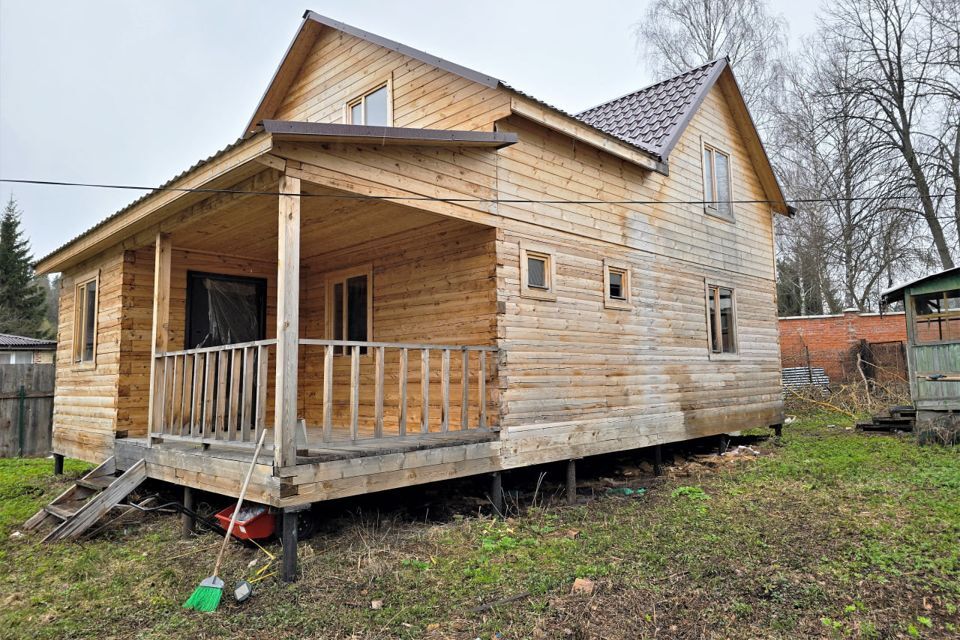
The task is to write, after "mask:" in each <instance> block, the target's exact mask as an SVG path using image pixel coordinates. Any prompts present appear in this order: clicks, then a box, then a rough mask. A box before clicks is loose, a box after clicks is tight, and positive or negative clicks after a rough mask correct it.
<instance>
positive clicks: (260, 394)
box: [151, 340, 277, 442]
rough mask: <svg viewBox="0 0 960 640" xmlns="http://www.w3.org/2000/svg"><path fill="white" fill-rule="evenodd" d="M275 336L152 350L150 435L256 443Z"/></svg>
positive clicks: (263, 419) (264, 411) (264, 408)
mask: <svg viewBox="0 0 960 640" xmlns="http://www.w3.org/2000/svg"><path fill="white" fill-rule="evenodd" d="M276 344H277V341H276V340H259V341H256V342H246V343H241V344H232V345H226V346H221V347H204V348H198V349H186V350H183V351H169V352H167V353H160V354H157V355H156V363H155V364H156V372H157V373H156V381H155V388H154V389H153V393H154V398H153V412H154V414H153V425H154V427H153V433H152V434H151V435H152V436H155V437H163V438H168V439H178V438H189V439H190V440H194V441H197V440H199V441H201V442H203V441H207V442H214V441H229V442H256V440H257V438H258V437H259V436H260V431H262V430H263V429H264V428H265V427H266V425H267V393H268V391H269V387H270V381H269V378H270V377H271V375H270V351H271V350H272V349H274V348H275V345H276Z"/></svg>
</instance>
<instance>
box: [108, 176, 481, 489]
mask: <svg viewBox="0 0 960 640" xmlns="http://www.w3.org/2000/svg"><path fill="white" fill-rule="evenodd" d="M236 191H237V192H238V193H237V194H223V195H220V196H216V197H214V198H211V199H210V201H208V202H207V203H206V207H207V209H208V210H207V211H206V212H205V213H203V215H199V216H191V217H190V218H189V219H187V220H185V222H183V223H182V224H179V225H177V226H176V227H175V228H173V229H171V230H170V231H169V232H160V233H158V234H157V235H156V236H155V238H153V242H152V243H150V244H148V245H146V246H141V247H139V248H138V249H136V251H135V254H134V260H133V263H134V266H133V267H132V268H131V272H132V278H133V279H135V280H137V279H138V278H139V281H137V283H136V284H138V285H141V292H140V293H138V294H137V295H136V296H133V297H132V298H131V299H132V300H133V301H134V302H135V303H137V304H140V305H143V306H144V307H145V308H144V311H145V312H146V313H145V315H144V316H143V317H144V318H149V322H150V324H149V326H150V334H149V335H150V338H151V342H150V343H149V345H150V348H149V351H147V350H146V349H143V353H142V355H143V369H142V370H143V372H144V376H145V377H147V376H148V380H146V379H145V380H144V382H145V383H146V384H145V385H144V387H145V388H146V389H148V390H149V393H148V394H144V396H145V397H146V403H145V404H146V406H142V407H139V408H140V410H141V412H142V415H143V417H144V418H145V421H146V423H147V429H146V434H145V436H146V437H144V438H137V437H129V438H126V439H123V440H118V441H117V450H118V452H121V451H123V452H127V453H129V452H130V451H133V452H134V453H133V454H131V455H137V453H136V451H135V450H142V449H146V450H148V451H149V452H150V453H149V454H145V455H146V457H147V461H148V466H149V463H150V460H151V458H152V459H153V460H154V465H153V466H154V467H155V469H156V470H157V472H156V473H152V474H151V475H155V476H160V475H163V473H164V472H163V471H161V470H159V469H158V467H160V466H164V465H170V467H171V469H172V471H171V472H170V473H171V474H172V477H175V478H179V479H181V481H182V480H183V479H184V478H186V477H187V476H188V475H189V474H188V473H186V472H185V471H184V470H185V469H187V468H191V469H192V468H196V469H200V468H203V469H208V470H209V471H208V474H209V476H211V477H213V478H218V477H223V475H224V469H225V468H227V467H230V466H232V465H231V464H230V462H239V461H241V460H243V459H246V460H249V456H250V453H251V449H252V447H253V446H254V444H255V443H256V441H257V439H258V436H259V434H260V433H261V432H262V431H263V430H267V431H268V436H267V441H266V454H265V456H264V457H263V458H261V462H262V463H265V462H267V459H269V462H270V465H269V467H270V468H269V470H268V469H267V468H263V469H262V470H261V472H262V477H261V479H262V485H261V488H262V489H263V490H264V491H262V492H261V495H260V498H261V501H264V502H269V503H271V504H279V502H280V498H281V497H282V496H283V495H284V493H286V494H287V496H289V493H290V491H291V490H290V489H289V488H288V489H281V488H280V485H288V484H289V483H288V482H285V481H282V479H283V478H284V477H286V478H292V477H293V476H294V475H296V472H297V467H298V466H300V465H316V464H319V463H323V462H330V461H338V460H346V459H352V458H362V457H369V456H372V455H386V454H391V453H398V452H404V451H418V450H422V449H425V448H437V447H445V446H457V445H465V444H469V443H479V442H486V441H489V440H492V439H495V438H496V437H497V436H496V429H497V427H498V423H499V412H498V389H497V364H498V357H499V354H498V351H497V347H496V346H495V345H496V324H497V323H496V309H497V305H496V258H495V255H496V248H495V242H496V230H495V229H494V228H492V227H489V226H485V225H483V224H479V223H476V222H469V221H464V220H459V219H455V218H451V217H447V216H443V215H441V214H438V213H434V212H430V211H425V210H423V209H419V208H416V207H413V206H406V205H404V204H400V203H398V202H392V201H383V200H377V199H367V198H363V197H359V198H358V197H356V194H355V193H351V192H348V191H343V190H335V189H331V188H329V187H328V186H325V185H321V184H317V183H314V182H310V181H308V180H303V179H301V178H298V177H293V176H292V175H291V173H290V172H288V171H280V170H278V168H269V169H264V170H263V171H261V172H260V173H258V174H257V175H255V176H253V177H251V178H249V179H247V180H246V181H245V183H243V184H241V186H240V187H239V188H237V189H236ZM240 192H243V195H240ZM277 194H280V195H277ZM148 278H152V283H153V286H152V291H151V292H150V294H149V295H147V294H146V292H143V291H142V289H143V288H145V287H144V286H143V285H145V284H146V282H147V279H148ZM129 401H130V404H131V407H130V409H131V414H134V413H136V411H135V409H136V406H135V403H136V401H135V399H133V398H130V399H129ZM136 431H137V430H136V429H134V430H133V432H134V433H135V432H136ZM164 452H165V453H169V454H170V455H165V454H164ZM141 453H143V452H142V451H141ZM187 456H189V457H194V456H204V457H206V458H208V460H207V462H206V463H205V464H203V465H200V466H197V465H196V464H195V462H188V461H187V459H186V457H187ZM122 457H123V454H122V453H121V458H122ZM161 461H163V462H161ZM228 461H230V462H228ZM196 473H199V472H196ZM226 475H227V476H230V475H231V474H230V473H229V472H228V473H226ZM268 476H269V477H268ZM186 484H190V483H189V482H186ZM195 484H202V483H200V482H199V480H197V482H196V483H195ZM229 484H233V483H229V482H226V483H224V487H225V488H224V490H223V492H224V493H231V491H229V490H228V489H226V485H229ZM207 488H211V487H207ZM266 498H269V499H266Z"/></svg>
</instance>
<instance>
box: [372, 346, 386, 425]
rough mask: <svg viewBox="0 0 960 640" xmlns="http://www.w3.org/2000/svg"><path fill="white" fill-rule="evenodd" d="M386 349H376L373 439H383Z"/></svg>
mask: <svg viewBox="0 0 960 640" xmlns="http://www.w3.org/2000/svg"><path fill="white" fill-rule="evenodd" d="M385 355H386V354H385V353H384V347H377V348H376V349H374V356H375V358H376V360H375V362H374V367H375V371H374V391H373V393H374V414H373V421H374V426H373V437H374V438H382V437H383V367H384V358H385Z"/></svg>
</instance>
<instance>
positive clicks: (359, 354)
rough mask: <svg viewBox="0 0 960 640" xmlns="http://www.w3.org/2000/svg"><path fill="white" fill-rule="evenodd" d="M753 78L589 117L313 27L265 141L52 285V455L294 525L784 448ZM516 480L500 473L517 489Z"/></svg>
mask: <svg viewBox="0 0 960 640" xmlns="http://www.w3.org/2000/svg"><path fill="white" fill-rule="evenodd" d="M788 212H789V207H788V206H787V204H786V202H785V201H784V196H783V194H782V193H781V190H780V188H779V186H778V184H777V182H776V180H775V178H774V174H773V171H772V170H771V167H770V163H769V161H768V159H767V156H766V154H765V152H764V150H763V148H762V146H761V144H760V140H759V138H758V136H757V132H756V130H755V128H754V125H753V123H752V120H751V118H750V115H749V113H748V112H747V108H746V106H745V104H744V101H743V98H742V96H741V93H740V91H739V89H738V87H737V83H736V81H735V79H734V76H733V73H732V71H731V69H730V66H729V64H728V62H727V61H726V60H725V59H720V60H716V61H713V62H710V63H708V64H705V65H703V66H701V67H699V68H696V69H692V70H690V71H688V72H686V73H684V74H682V75H680V76H677V77H675V78H671V79H668V80H665V81H663V82H660V83H657V84H654V85H652V86H649V87H646V88H644V89H640V90H638V91H636V92H633V93H631V94H628V95H626V96H622V97H620V98H617V99H615V100H611V101H609V102H606V103H604V104H601V105H599V106H597V107H594V108H592V109H589V110H587V111H585V112H583V113H580V114H569V113H565V112H563V111H561V110H559V109H557V108H555V107H552V106H550V105H547V104H544V103H543V102H540V101H538V100H536V99H535V98H533V97H531V96H529V95H527V94H525V93H522V92H520V91H518V90H516V89H514V88H512V87H510V86H509V85H507V84H506V83H504V82H503V81H501V80H498V79H497V78H493V77H491V76H488V75H484V74H482V73H479V72H477V71H473V70H471V69H467V68H465V67H462V66H459V65H457V64H454V63H451V62H448V61H446V60H443V59H440V58H437V57H434V56H431V55H429V54H426V53H424V52H422V51H418V50H415V49H413V48H411V47H408V46H406V45H403V44H400V43H397V42H393V41H390V40H387V39H385V38H382V37H379V36H376V35H373V34H371V33H367V32H365V31H362V30H360V29H357V28H354V27H351V26H349V25H345V24H342V23H339V22H336V21H334V20H330V19H328V18H325V17H323V16H320V15H317V14H315V13H313V12H307V13H306V14H305V16H304V19H303V22H302V24H301V25H300V28H299V30H298V31H297V33H296V36H295V37H294V39H293V41H292V43H291V44H290V46H289V49H288V50H287V52H286V54H285V56H284V58H283V60H282V62H281V63H280V66H279V67H278V69H277V71H276V73H275V75H274V77H273V79H272V81H271V82H270V85H269V86H268V87H267V90H266V92H265V93H264V95H263V98H262V100H261V101H260V104H259V105H258V106H257V107H256V110H255V111H254V114H253V116H252V118H251V119H250V122H249V125H248V126H247V127H246V128H245V130H244V131H243V132H242V136H241V137H240V139H239V140H237V141H236V142H234V143H233V144H230V145H229V146H227V147H226V148H224V149H223V150H221V151H219V152H218V153H216V154H214V155H213V156H211V157H209V158H207V159H206V160H203V161H201V162H199V163H197V164H195V165H193V166H192V167H191V168H189V169H187V170H186V171H184V172H183V173H182V174H180V175H178V176H177V177H175V178H173V179H172V180H170V181H169V182H168V183H166V184H165V185H163V186H162V187H160V188H158V189H156V190H155V191H153V192H151V193H149V194H147V195H145V196H144V197H142V198H140V199H139V200H137V201H135V202H133V203H132V204H130V205H129V206H128V207H126V208H125V209H123V210H121V211H119V212H117V213H115V214H113V215H112V216H110V217H109V218H107V219H106V220H104V221H103V222H101V223H100V224H98V225H97V226H95V227H94V228H92V229H90V230H89V231H88V232H86V233H84V234H83V235H81V236H79V237H77V238H75V239H73V240H71V241H70V242H68V243H67V244H65V245H64V246H62V247H61V248H59V249H57V250H56V251H54V252H53V253H51V254H50V255H48V256H46V257H45V258H43V259H42V260H41V261H40V263H39V270H40V271H41V272H43V273H50V272H62V274H63V279H62V291H61V298H60V325H59V353H58V357H57V397H56V415H55V423H54V450H55V451H56V453H57V454H58V455H60V456H71V457H77V458H82V459H85V460H92V461H101V460H105V459H110V458H112V462H111V464H114V465H115V467H116V469H117V470H123V469H126V468H129V467H131V466H132V465H134V464H135V463H138V461H140V460H144V465H143V467H144V468H145V473H146V475H147V476H149V477H151V478H157V479H160V480H165V481H169V482H172V483H176V484H179V485H183V486H185V487H188V488H195V489H201V490H207V491H213V492H217V493H221V494H226V495H235V494H236V493H237V491H238V485H239V478H240V477H241V475H242V473H243V470H244V469H245V465H246V464H247V463H248V462H249V461H250V457H251V448H252V443H253V441H254V439H255V438H256V436H257V434H258V433H259V432H260V431H261V430H263V429H267V430H270V431H271V434H270V437H269V438H268V441H269V443H270V446H269V453H268V454H267V455H264V456H262V457H261V459H259V460H258V461H257V466H256V468H255V472H254V475H253V481H252V484H251V489H250V498H251V499H253V500H256V501H258V502H261V503H264V504H268V505H272V506H273V507H276V508H280V509H284V510H286V511H285V513H289V512H292V511H293V510H295V509H297V508H300V507H302V506H303V505H309V504H310V503H315V502H318V501H323V500H327V499H331V498H337V497H342V496H350V495H356V494H362V493H367V492H373V491H380V490H385V489H391V488H395V487H401V486H406V485H411V484H418V483H427V482H433V481H438V480H443V479H448V478H454V477H460V476H467V475H472V474H481V473H494V474H497V473H498V472H499V471H501V470H504V469H510V468H516V467H521V466H526V465H533V464H538V463H547V462H551V461H562V460H570V459H575V458H579V457H582V456H589V455H594V454H602V453H608V452H613V451H620V450H628V449H636V448H641V447H648V446H655V445H659V444H662V443H668V442H674V441H679V440H684V439H690V438H696V437H701V436H707V435H711V434H720V433H724V432H730V431H734V430H738V429H742V428H746V427H751V426H758V425H760V426H769V425H777V424H779V423H780V422H781V414H782V398H781V388H780V374H779V371H780V357H779V348H778V337H777V336H778V334H777V305H776V299H775V295H776V294H775V270H774V244H773V216H774V215H775V214H778V213H780V214H786V213H788ZM495 477H496V475H495Z"/></svg>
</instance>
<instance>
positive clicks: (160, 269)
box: [147, 233, 172, 446]
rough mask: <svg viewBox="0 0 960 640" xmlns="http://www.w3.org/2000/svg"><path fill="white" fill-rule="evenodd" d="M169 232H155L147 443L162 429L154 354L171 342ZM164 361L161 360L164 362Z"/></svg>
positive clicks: (155, 356) (163, 349) (161, 405)
mask: <svg viewBox="0 0 960 640" xmlns="http://www.w3.org/2000/svg"><path fill="white" fill-rule="evenodd" d="M171 249H172V246H171V243H170V236H169V235H166V234H163V233H158V234H157V238H156V247H155V262H154V275H153V321H152V328H151V334H150V335H151V340H150V346H151V357H150V387H149V389H150V398H149V400H148V408H147V419H148V423H147V436H148V437H147V443H148V444H147V446H150V436H151V435H152V434H153V433H154V432H158V431H159V432H162V421H163V405H164V402H163V400H165V398H163V397H162V398H161V399H160V400H161V401H160V402H157V398H155V396H157V395H161V396H163V395H165V394H162V393H159V390H160V388H161V383H160V382H159V380H158V375H157V365H158V362H157V354H158V353H163V352H165V351H166V350H167V348H168V347H169V345H170V256H171ZM165 362H166V361H164V364H165Z"/></svg>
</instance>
